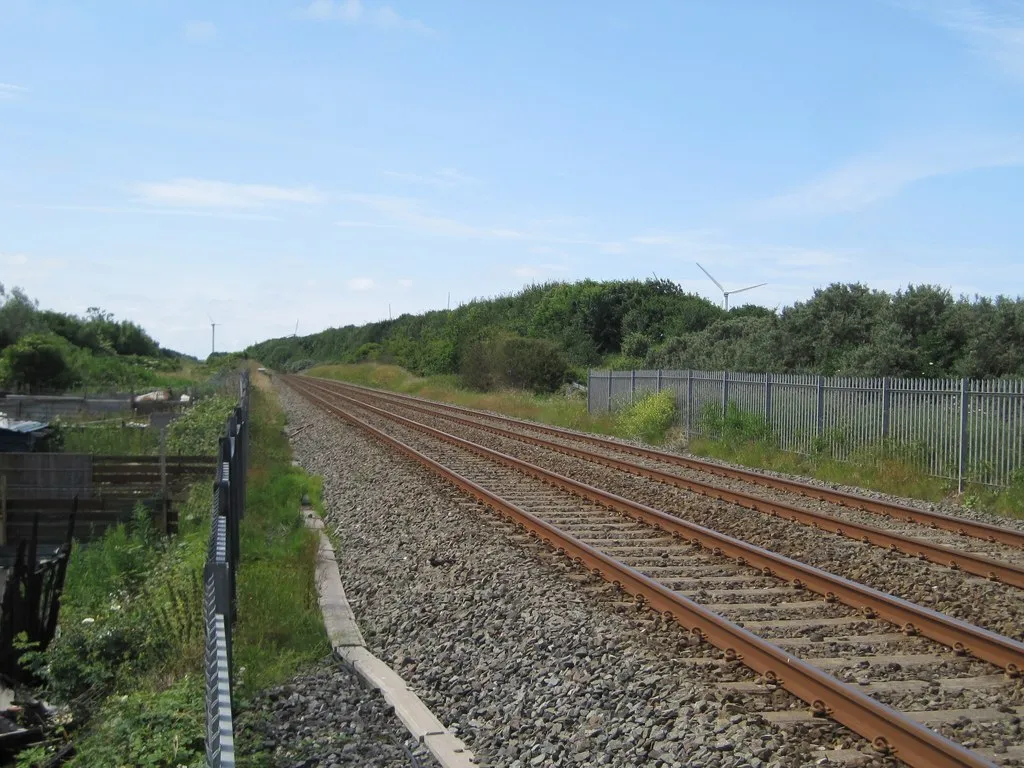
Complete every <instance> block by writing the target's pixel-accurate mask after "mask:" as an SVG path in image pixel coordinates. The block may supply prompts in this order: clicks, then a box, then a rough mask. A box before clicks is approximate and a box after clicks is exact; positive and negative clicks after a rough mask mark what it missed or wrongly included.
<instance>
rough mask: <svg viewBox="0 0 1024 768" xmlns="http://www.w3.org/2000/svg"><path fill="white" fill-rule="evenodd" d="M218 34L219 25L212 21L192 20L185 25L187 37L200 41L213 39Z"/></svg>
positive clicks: (193, 40)
mask: <svg viewBox="0 0 1024 768" xmlns="http://www.w3.org/2000/svg"><path fill="white" fill-rule="evenodd" d="M216 36H217V27H216V26H215V25H214V23H213V22H212V21H190V22H189V23H188V24H186V25H185V39H186V40H191V41H192V42H195V43H199V42H203V41H205V40H213V38H215V37H216Z"/></svg>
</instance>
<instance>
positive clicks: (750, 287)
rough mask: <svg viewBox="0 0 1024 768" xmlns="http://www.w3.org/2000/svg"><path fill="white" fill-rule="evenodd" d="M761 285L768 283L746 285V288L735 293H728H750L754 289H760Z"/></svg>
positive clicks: (738, 289)
mask: <svg viewBox="0 0 1024 768" xmlns="http://www.w3.org/2000/svg"><path fill="white" fill-rule="evenodd" d="M762 285H768V283H758V284H757V285H748V286H747V287H746V288H737V289H736V290H735V291H729V293H743V292H744V291H752V290H754V289H755V288H760V287H761V286H762Z"/></svg>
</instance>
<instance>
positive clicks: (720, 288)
mask: <svg viewBox="0 0 1024 768" xmlns="http://www.w3.org/2000/svg"><path fill="white" fill-rule="evenodd" d="M694 264H696V265H697V266H698V267H700V263H699V262H696V261H695V262H694ZM700 271H701V272H703V273H704V274H705V275H707V276H708V277H711V273H710V272H708V271H707V270H706V269H704V267H700ZM711 282H712V283H714V284H715V285H717V286H718V290H720V291H721V292H722V295H723V296H724V297H725V311H726V312H728V311H729V295H730V294H733V293H743V291H750V290H753V289H754V288H760V287H761V286H762V285H768V283H758V284H757V285H748V286H747V287H746V288H737V289H736V290H735V291H727V290H725V287H724V286H723V285H722V284H721V283H720V282H718V281H717V280H715V278H714V277H711Z"/></svg>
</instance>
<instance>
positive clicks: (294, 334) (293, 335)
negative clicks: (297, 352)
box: [292, 320, 299, 339]
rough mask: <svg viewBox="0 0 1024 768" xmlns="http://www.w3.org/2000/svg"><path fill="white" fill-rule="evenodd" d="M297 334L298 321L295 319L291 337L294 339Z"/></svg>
mask: <svg viewBox="0 0 1024 768" xmlns="http://www.w3.org/2000/svg"><path fill="white" fill-rule="evenodd" d="M298 335H299V321H298V320H296V321H295V332H294V333H293V334H292V338H293V339H294V338H295V337H296V336H298Z"/></svg>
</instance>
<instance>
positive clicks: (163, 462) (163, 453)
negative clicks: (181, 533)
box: [160, 427, 170, 535]
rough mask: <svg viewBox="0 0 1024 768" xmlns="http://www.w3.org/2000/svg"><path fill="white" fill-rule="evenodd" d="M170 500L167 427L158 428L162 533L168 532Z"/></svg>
mask: <svg viewBox="0 0 1024 768" xmlns="http://www.w3.org/2000/svg"><path fill="white" fill-rule="evenodd" d="M169 502H170V500H169V498H168V496H167V427H161V428H160V510H161V516H162V519H161V521H160V522H161V528H162V530H163V532H164V535H166V534H168V533H170V531H169V530H168V529H167V527H168V525H169V518H170V514H168V507H169V506H170V503H169Z"/></svg>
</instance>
